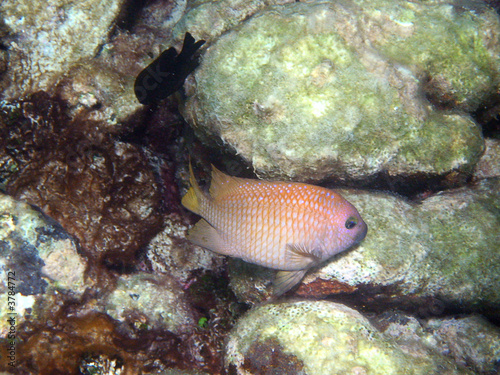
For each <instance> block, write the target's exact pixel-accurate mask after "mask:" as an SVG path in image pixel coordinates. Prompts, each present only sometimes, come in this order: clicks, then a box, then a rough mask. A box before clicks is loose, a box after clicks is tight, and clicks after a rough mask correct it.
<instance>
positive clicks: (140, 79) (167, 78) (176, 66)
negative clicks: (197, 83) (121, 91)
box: [134, 33, 205, 104]
mask: <svg viewBox="0 0 500 375" xmlns="http://www.w3.org/2000/svg"><path fill="white" fill-rule="evenodd" d="M203 44H205V41H204V40H198V41H197V42H195V40H194V38H193V36H192V35H191V34H190V33H186V35H185V36H184V44H183V46H182V51H181V53H179V54H177V51H176V50H175V48H174V47H170V48H169V49H167V50H166V51H163V52H162V54H161V55H160V56H158V58H156V59H155V60H154V61H153V62H152V63H151V64H149V65H148V66H147V67H146V69H144V70H143V71H142V72H140V73H139V75H138V76H137V78H136V79H135V84H134V92H135V96H136V97H137V100H138V101H139V103H141V104H153V103H157V102H159V101H160V100H162V99H165V98H166V97H168V96H170V95H172V94H173V93H174V92H176V91H178V90H179V89H180V88H181V87H182V85H183V84H184V81H185V80H186V77H187V76H188V75H189V74H190V73H191V72H192V71H193V70H195V69H196V67H197V66H198V65H199V57H200V56H199V54H197V53H196V52H197V51H198V49H199V48H200V47H201V46H202V45H203Z"/></svg>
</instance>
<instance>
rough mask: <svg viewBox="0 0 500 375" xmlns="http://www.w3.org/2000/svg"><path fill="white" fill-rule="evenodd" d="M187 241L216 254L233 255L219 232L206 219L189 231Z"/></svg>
mask: <svg viewBox="0 0 500 375" xmlns="http://www.w3.org/2000/svg"><path fill="white" fill-rule="evenodd" d="M187 239H188V240H189V241H191V242H192V243H194V244H195V245H198V246H201V247H204V248H206V249H208V250H211V251H213V252H215V253H218V254H223V255H232V254H230V249H229V248H228V246H227V245H226V243H225V242H224V240H223V239H222V237H221V236H220V235H219V233H217V230H216V229H215V228H214V227H213V226H211V225H210V224H209V223H208V222H207V221H206V220H205V219H201V220H200V221H198V222H197V223H196V224H195V226H194V227H192V228H191V229H190V230H189V232H188V235H187Z"/></svg>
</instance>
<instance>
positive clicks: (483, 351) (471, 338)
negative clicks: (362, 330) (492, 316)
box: [371, 311, 500, 374]
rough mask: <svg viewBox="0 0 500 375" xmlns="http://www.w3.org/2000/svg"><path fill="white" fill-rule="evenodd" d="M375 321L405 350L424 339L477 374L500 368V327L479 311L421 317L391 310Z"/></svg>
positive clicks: (374, 321) (427, 345) (424, 343)
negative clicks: (460, 314) (443, 316)
mask: <svg viewBox="0 0 500 375" xmlns="http://www.w3.org/2000/svg"><path fill="white" fill-rule="evenodd" d="M371 322H372V323H373V324H374V325H375V326H376V327H377V328H378V329H380V330H381V331H382V332H383V333H384V334H386V335H388V336H391V337H392V338H393V339H394V340H395V341H396V342H397V344H398V345H399V346H400V347H401V348H403V350H411V349H412V348H417V347H418V345H417V344H418V343H420V345H422V344H423V345H424V346H426V347H427V348H431V349H434V350H435V351H438V352H439V353H441V354H442V355H444V356H446V357H448V358H451V359H453V360H454V361H455V362H456V363H458V364H459V365H460V366H464V367H467V368H469V369H471V370H472V371H474V373H476V374H495V373H497V372H498V366H499V364H500V344H499V343H500V330H499V329H498V327H496V326H494V325H492V324H491V323H489V322H488V321H487V320H485V319H484V318H482V317H480V316H478V315H472V316H468V317H461V318H455V317H453V318H434V319H429V320H422V319H420V320H419V319H416V318H415V317H413V316H411V315H407V314H402V313H400V312H395V311H387V312H384V313H382V314H381V315H378V316H376V317H375V318H373V319H371ZM405 348H406V349H405Z"/></svg>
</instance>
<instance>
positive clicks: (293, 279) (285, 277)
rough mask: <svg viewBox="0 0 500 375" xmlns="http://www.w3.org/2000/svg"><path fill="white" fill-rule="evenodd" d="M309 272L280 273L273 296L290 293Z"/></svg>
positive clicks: (274, 285)
mask: <svg viewBox="0 0 500 375" xmlns="http://www.w3.org/2000/svg"><path fill="white" fill-rule="evenodd" d="M306 272H307V270H306V269H305V270H299V271H278V273H276V277H275V278H274V283H273V294H274V295H275V296H276V297H278V296H281V295H282V294H284V293H286V292H288V291H289V290H290V289H292V288H293V287H294V286H295V285H297V284H298V283H299V282H300V280H302V278H303V277H304V275H305V274H306Z"/></svg>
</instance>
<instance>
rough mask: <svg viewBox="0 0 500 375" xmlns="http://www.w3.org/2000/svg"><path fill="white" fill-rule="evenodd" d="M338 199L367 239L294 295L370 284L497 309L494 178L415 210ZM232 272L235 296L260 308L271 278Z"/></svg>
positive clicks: (368, 199)
mask: <svg viewBox="0 0 500 375" xmlns="http://www.w3.org/2000/svg"><path fill="white" fill-rule="evenodd" d="M341 193H342V195H343V196H344V197H346V199H348V200H349V201H350V202H352V203H353V204H354V205H355V206H356V207H357V208H358V210H359V211H360V213H361V215H362V216H363V218H364V220H365V221H366V223H367V224H368V228H369V230H368V235H367V236H366V238H365V240H364V241H363V242H362V244H361V245H360V246H359V247H358V248H355V249H352V250H351V251H348V252H347V253H345V254H340V255H339V256H337V257H335V258H333V259H332V260H331V261H329V262H328V263H327V264H325V265H324V266H323V267H321V268H320V269H318V270H317V271H316V272H313V273H312V274H310V275H307V276H306V277H305V279H304V280H303V283H304V285H303V286H302V287H300V288H299V290H298V293H299V294H302V295H311V296H312V295H316V296H322V295H329V294H336V293H339V292H353V291H355V290H357V289H358V288H360V287H363V286H366V285H369V286H372V287H375V288H378V287H393V288H394V289H393V292H395V293H396V294H398V293H399V294H402V295H406V296H420V297H436V298H439V299H441V300H443V301H444V302H453V303H460V304H462V305H466V306H469V307H476V308H478V307H480V306H488V305H492V306H494V305H498V304H499V303H500V290H499V288H498V285H500V253H499V252H498V251H496V249H498V244H499V243H500V237H499V236H500V211H499V207H500V179H498V178H492V179H487V180H482V181H481V182H480V183H478V184H477V186H475V187H473V188H461V189H456V190H451V191H448V192H443V193H440V194H436V195H434V196H432V197H429V198H427V199H425V200H424V201H423V202H422V203H421V204H411V203H409V202H407V201H406V200H404V199H402V198H400V197H397V196H393V195H387V194H382V193H369V192H352V191H351V192H349V191H341ZM231 266H232V267H233V269H232V270H231V277H232V284H233V285H234V290H235V291H236V293H237V294H239V295H240V296H241V297H242V298H243V299H247V300H251V301H258V300H259V299H261V298H262V297H264V296H265V295H266V294H267V293H268V292H267V289H266V286H267V285H268V284H269V282H270V279H271V277H272V276H271V275H272V273H273V272H272V271H270V270H266V269H262V268H257V267H255V266H252V265H248V264H244V265H243V264H242V262H232V263H231ZM250 277H252V279H250ZM374 290H376V289H374Z"/></svg>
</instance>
